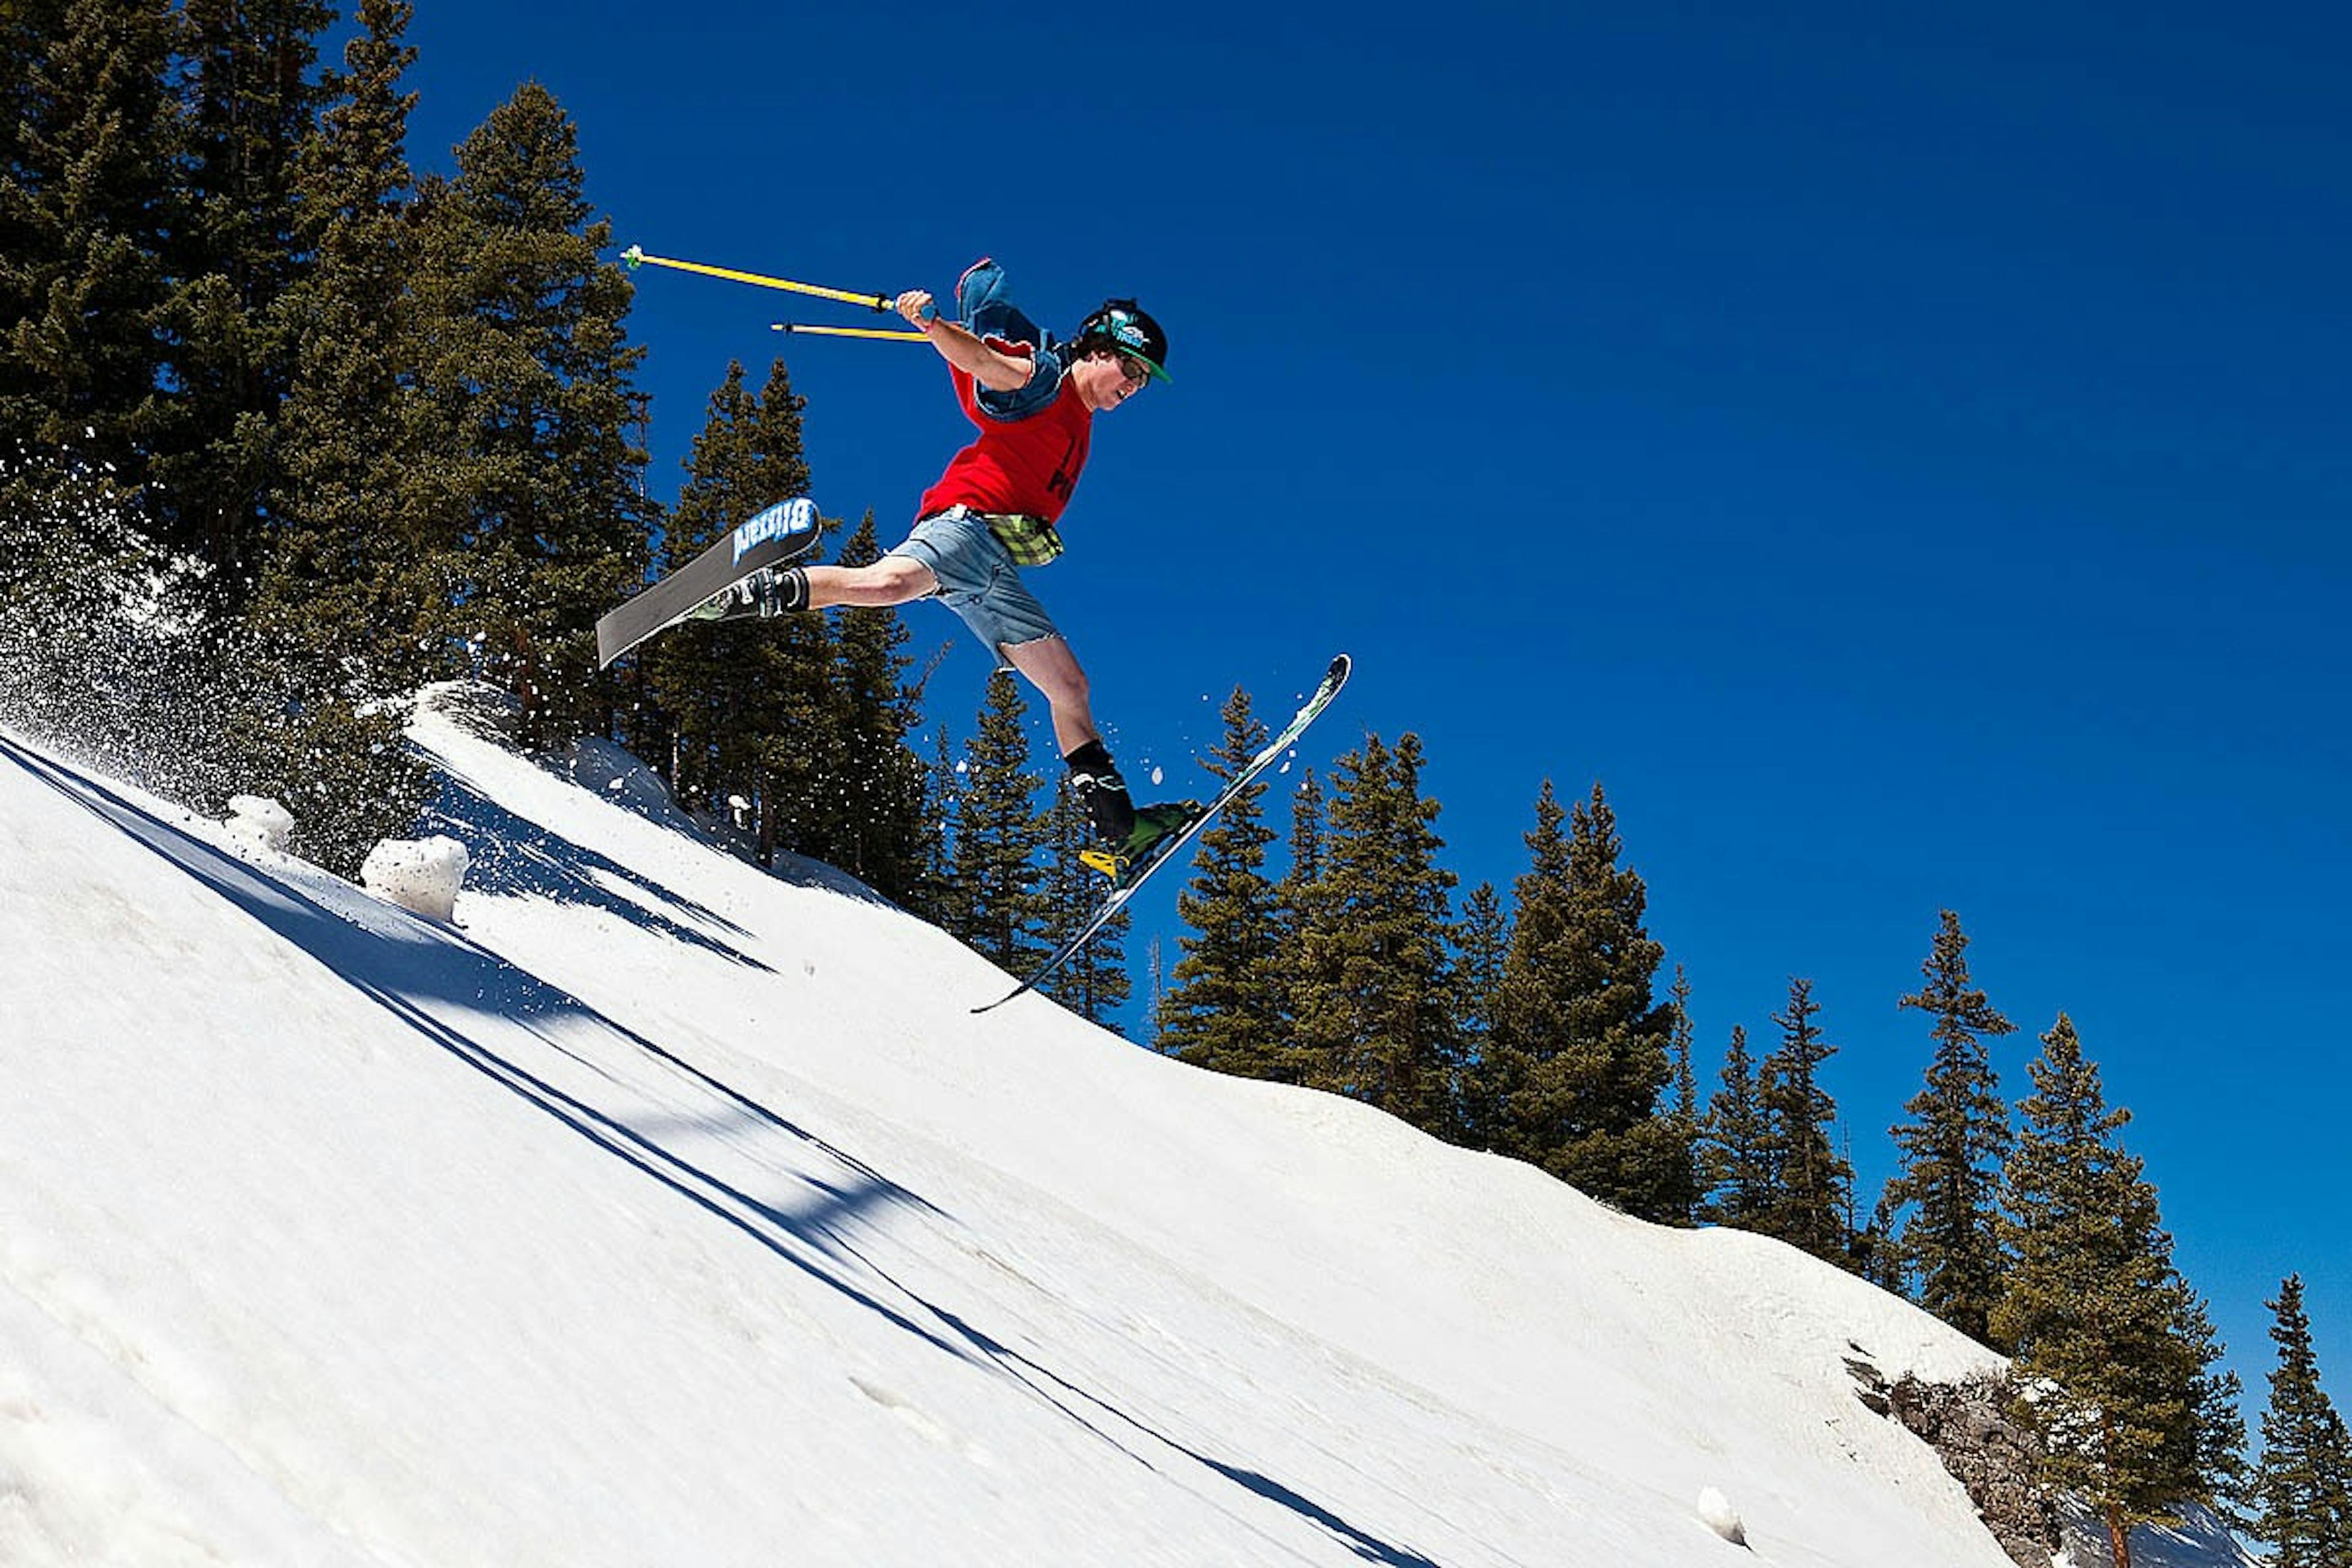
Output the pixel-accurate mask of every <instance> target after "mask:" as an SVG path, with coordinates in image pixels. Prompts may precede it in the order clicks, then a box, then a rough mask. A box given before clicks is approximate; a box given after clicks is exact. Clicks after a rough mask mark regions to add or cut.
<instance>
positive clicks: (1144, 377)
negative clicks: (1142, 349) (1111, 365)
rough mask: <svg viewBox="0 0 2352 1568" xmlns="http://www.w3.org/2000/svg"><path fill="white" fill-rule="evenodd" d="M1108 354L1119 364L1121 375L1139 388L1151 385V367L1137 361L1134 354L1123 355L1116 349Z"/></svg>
mask: <svg viewBox="0 0 2352 1568" xmlns="http://www.w3.org/2000/svg"><path fill="white" fill-rule="evenodd" d="M1106 352H1107V353H1109V355H1110V357H1111V358H1113V359H1115V360H1117V361H1118V374H1121V375H1123V376H1125V377H1126V378H1127V379H1128V380H1129V381H1131V382H1133V383H1135V384H1137V385H1138V386H1148V385H1150V382H1151V367H1150V365H1148V364H1146V363H1143V362H1142V361H1141V360H1139V359H1137V358H1136V357H1135V356H1134V355H1133V354H1123V353H1119V352H1118V350H1116V349H1111V350H1107V351H1106Z"/></svg>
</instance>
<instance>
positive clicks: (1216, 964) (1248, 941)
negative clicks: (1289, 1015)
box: [1158, 687, 1286, 1078]
mask: <svg viewBox="0 0 2352 1568" xmlns="http://www.w3.org/2000/svg"><path fill="white" fill-rule="evenodd" d="M1224 721H1225V733H1224V739H1223V742H1222V743H1221V744H1220V745H1219V747H1218V749H1217V750H1216V751H1215V752H1212V753H1211V755H1210V758H1209V763H1208V767H1209V771H1210V773H1213V775H1215V776H1216V777H1217V778H1220V779H1228V780H1229V779H1231V778H1233V777H1234V775H1235V774H1236V773H1239V772H1240V770H1241V769H1242V768H1243V767H1244V765H1246V764H1247V763H1249V762H1250V760H1251V759H1253V758H1254V757H1255V756H1256V755H1257V753H1258V752H1259V751H1261V750H1262V749H1263V748H1264V747H1265V742H1266V740H1267V737H1268V734H1269V733H1270V732H1269V731H1268V730H1267V729H1266V727H1265V724H1264V723H1262V722H1260V721H1258V720H1257V719H1256V718H1255V716H1254V715H1253V714H1252V712H1251V710H1250V697H1249V693H1248V692H1246V691H1244V690H1243V689H1241V688H1239V687H1235V688H1234V693H1233V695H1232V696H1231V697H1229V698H1227V699H1226V700H1225V707H1224ZM1265 792H1266V784H1265V781H1264V780H1263V779H1260V780H1258V781H1257V782H1255V783H1253V784H1251V785H1250V786H1249V787H1248V788H1246V789H1244V790H1243V791H1242V792H1241V793H1240V794H1239V795H1235V796H1234V798H1233V799H1232V800H1231V801H1229V802H1227V803H1226V805H1225V807H1224V809H1223V811H1221V812H1220V813H1218V815H1217V818H1216V820H1215V821H1213V822H1212V823H1210V824H1209V826H1206V827H1204V828H1202V830H1201V834H1200V837H1198V838H1197V839H1195V840H1194V842H1195V844H1196V845H1197V846H1198V849H1197V850H1196V852H1195V854H1194V858H1193V868H1194V869H1193V874H1192V880H1191V881H1190V882H1188V883H1187V884H1186V885H1185V888H1184V890H1183V891H1182V892H1181V893H1180V894H1179V895H1178V896H1177V900H1176V912H1177V914H1178V915H1179V916H1180V917H1181V918H1182V920H1183V921H1185V923H1186V925H1187V926H1188V927H1190V931H1188V932H1187V933H1186V934H1184V935H1183V936H1181V937H1180V938H1179V939H1178V942H1179V945H1180V947H1181V949H1182V956H1181V957H1180V958H1179V959H1178V960H1177V961H1176V969H1175V976H1174V979H1175V985H1174V987H1173V989H1171V991H1170V992H1169V993H1168V994H1167V996H1166V997H1165V999H1164V1000H1163V1002H1162V1004H1161V1006H1160V1016H1159V1020H1158V1022H1159V1027H1160V1039H1159V1048H1160V1050H1162V1051H1164V1052H1167V1053H1169V1054H1171V1055H1173V1056H1177V1057H1181V1058H1182V1059H1184V1060H1185V1061H1188V1062H1191V1063H1192V1064H1194V1065H1195V1066H1198V1067H1205V1068H1212V1069H1213V1070H1214V1071H1217V1072H1226V1073H1234V1074H1238V1075H1240V1076H1242V1077H1244V1078H1278V1077H1280V1076H1281V1073H1282V1070H1283V1066H1284V1056H1285V1052H1284V1050H1283V1044H1284V1038H1283V1036H1284V1030H1283V1015H1284V994H1285V991H1286V984H1285V980H1284V976H1283V973H1282V966H1281V953H1282V933H1281V931H1280V928H1279V923H1278V917H1277V915H1276V907H1275V890H1274V885H1273V884H1272V883H1271V882H1269V881H1268V880H1267V879H1266V876H1265V856H1266V847H1267V846H1269V845H1270V844H1272V843H1273V842H1274V830H1273V829H1272V828H1270V827H1268V826H1266V825H1265V807H1264V805H1263V802H1264V800H1265Z"/></svg>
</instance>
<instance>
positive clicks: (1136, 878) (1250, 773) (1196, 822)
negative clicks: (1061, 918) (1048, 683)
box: [972, 653, 1350, 1013]
mask: <svg viewBox="0 0 2352 1568" xmlns="http://www.w3.org/2000/svg"><path fill="white" fill-rule="evenodd" d="M1349 668H1350V665H1349V658H1348V656H1347V655H1346V654H1344V653H1343V654H1341V655H1339V657H1338V658H1335V659H1333V660H1332V661H1331V668H1329V669H1328V670H1326V671H1324V673H1323V683H1322V684H1321V685H1320V686H1318V687H1317V688H1316V689H1315V690H1314V692H1313V693H1312V694H1311V695H1310V696H1309V697H1308V698H1307V700H1306V702H1305V703H1304V704H1302V705H1301V706H1300V708H1299V710H1298V711H1297V713H1295V714H1293V715H1291V719H1290V722H1289V723H1287V724H1285V725H1284V726H1283V727H1282V731H1281V732H1280V733H1279V734H1277V735H1276V736H1275V737H1274V739H1273V740H1271V741H1268V742H1266V743H1265V746H1264V747H1262V748H1261V749H1260V750H1259V752H1258V753H1257V755H1255V756H1254V757H1252V758H1251V759H1250V760H1249V762H1248V763H1246V764H1245V765H1244V767H1243V768H1242V769H1241V770H1240V771H1239V772H1237V773H1234V776H1233V778H1232V779H1231V780H1230V781H1228V782H1227V784H1225V787H1224V788H1223V789H1221V790H1219V791H1218V792H1217V794H1216V796H1215V798H1214V799H1213V800H1211V801H1210V802H1209V804H1208V805H1206V806H1204V807H1202V810H1201V812H1200V814H1199V815H1198V816H1194V817H1193V818H1192V821H1191V822H1190V823H1187V824H1186V825H1185V827H1184V830H1183V831H1182V832H1181V833H1171V834H1170V835H1169V836H1168V837H1165V838H1163V839H1161V840H1160V842H1159V843H1158V844H1156V845H1154V846H1153V847H1152V849H1151V853H1150V855H1149V856H1147V857H1146V858H1144V859H1143V860H1142V861H1141V862H1140V863H1139V864H1138V865H1137V866H1136V867H1135V868H1134V870H1133V872H1132V873H1131V874H1130V875H1129V878H1128V879H1127V881H1126V882H1125V884H1124V885H1122V886H1120V887H1118V888H1114V889H1112V890H1111V892H1110V894H1109V896H1108V897H1107V898H1105V899H1104V900H1103V901H1102V903H1101V904H1100V905H1099V906H1097V908H1096V910H1095V912H1094V913H1093V914H1092V915H1090V916H1088V917H1087V922H1086V924H1084V925H1083V926H1081V927H1079V928H1078V931H1077V932H1076V934H1075V935H1073V936H1072V937H1071V938H1070V940H1069V941H1067V942H1064V943H1063V944H1062V945H1061V946H1060V947H1059V948H1057V949H1056V950H1055V952H1054V954H1053V956H1051V957H1050V958H1048V959H1046V960H1045V963H1041V964H1039V965H1038V966H1037V968H1036V971H1035V972H1034V973H1032V974H1031V975H1030V976H1029V978H1028V979H1026V980H1024V981H1023V982H1022V983H1021V984H1019V985H1017V986H1015V987H1013V990H1012V991H1011V992H1009V993H1007V994H1004V995H1003V996H1000V997H998V998H997V999H996V1000H995V1001H993V1002H990V1003H986V1004H984V1005H981V1006H978V1007H974V1008H973V1009H972V1011H973V1012H975V1013H986V1012H989V1011H991V1010H992V1009H994V1008H997V1007H1002V1006H1003V1005H1005V1004H1006V1003H1007V1002H1010V1001H1012V1000H1013V998H1014V997H1015V996H1020V995H1024V994H1026V993H1028V992H1031V991H1034V990H1035V989H1036V988H1037V986H1038V985H1039V984H1040V983H1042V982H1044V981H1045V980H1046V979H1048V978H1050V977H1051V976H1052V975H1053V973H1054V972H1055V970H1058V969H1059V968H1061V967H1062V965H1064V964H1065V963H1069V961H1070V960H1071V959H1073V958H1075V957H1076V956H1077V954H1078V951H1079V949H1081V948H1083V947H1085V946H1086V945H1087V942H1089V941H1091V940H1093V937H1094V934H1095V933H1096V932H1097V931H1100V930H1102V928H1103V927H1104V926H1105V925H1107V924H1108V923H1109V922H1110V921H1111V919H1112V917H1114V916H1116V915H1117V914H1118V911H1119V910H1123V909H1125V908H1126V907H1127V902H1128V900H1129V899H1132V898H1133V897H1135V891H1136V889H1138V888H1140V887H1142V886H1143V884H1144V883H1145V882H1146V881H1147V880H1149V879H1150V876H1151V874H1152V873H1153V872H1154V871H1157V870H1158V869H1160V867H1162V866H1165V865H1166V864H1167V863H1168V862H1169V861H1171V860H1172V859H1174V858H1176V852H1177V851H1178V850H1180V849H1181V848H1183V847H1184V846H1185V845H1187V844H1189V843H1191V842H1192V836H1193V835H1194V834H1196V833H1198V832H1200V831H1201V829H1202V828H1203V827H1205V826H1208V824H1209V822H1210V820H1211V819H1212V818H1213V817H1214V816H1216V815H1217V813H1218V812H1220V811H1222V810H1223V809H1224V807H1225V805H1226V804H1227V803H1228V802H1230V801H1231V800H1232V799H1233V798H1234V796H1235V795H1239V794H1241V792H1242V791H1243V790H1244V789H1246V788H1248V787H1249V785H1250V783H1251V781H1253V780H1254V779H1255V778H1256V777H1257V776H1258V775H1259V774H1260V773H1264V772H1265V770H1266V769H1268V768H1270V767H1272V766H1273V765H1274V764H1275V763H1276V761H1277V760H1279V759H1280V758H1281V756H1282V753H1283V752H1286V751H1288V750H1289V749H1290V748H1291V747H1292V746H1294V745H1296V744H1297V742H1298V738H1299V737H1300V736H1301V735H1304V734H1305V733H1307V726H1308V725H1310V724H1312V723H1314V722H1315V721H1316V719H1317V718H1318V717H1319V716H1320V715H1321V713H1322V711H1323V710H1325V709H1326V708H1328V707H1330V706H1331V700H1332V699H1333V698H1335V697H1337V696H1339V689H1340V688H1341V687H1343V686H1345V685H1347V684H1348V671H1349Z"/></svg>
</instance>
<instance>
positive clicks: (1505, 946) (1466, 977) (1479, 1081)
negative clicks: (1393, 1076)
mask: <svg viewBox="0 0 2352 1568" xmlns="http://www.w3.org/2000/svg"><path fill="white" fill-rule="evenodd" d="M1454 945H1455V946H1456V948H1457V949H1458V950H1459V956H1458V957H1457V958H1456V960H1455V963H1454V978H1455V984H1456V986H1457V990H1458V995H1457V997H1456V1000H1455V1002H1454V1008H1455V1016H1457V1017H1459V1018H1460V1020H1461V1024H1462V1073H1461V1078H1462V1088H1461V1097H1462V1138H1463V1142H1465V1143H1468V1144H1469V1145H1470V1146H1471V1147H1473V1148H1479V1149H1486V1148H1492V1147H1493V1146H1494V1143H1495V1140H1496V1137H1497V1136H1498V1129H1499V1127H1500V1125H1501V1121H1502V1110H1501V1106H1500V1105H1499V1103H1498V1102H1497V1099H1496V1094H1495V1092H1494V1089H1495V1077H1494V1071H1493V1068H1492V1066H1491V1063H1490V1058H1491V1054H1492V1050H1493V1042H1494V1037H1495V1009H1496V1006H1497V1005H1499V1004H1500V1002H1501V1000H1502V990H1503V965H1504V963H1505V961H1506V960H1507V959H1508V958H1509V956H1510V952H1511V920H1510V916H1509V914H1508V913H1507V911H1506V910H1504V908H1503V900H1502V896H1501V895H1500V894H1499V893H1497V892H1496V890H1495V884H1494V883H1492V882H1481V883H1479V884H1478V885H1477V887H1475V888H1474V889H1471V891H1470V896H1469V897H1468V898H1467V899H1465V900H1463V905H1462V927H1461V930H1460V931H1459V932H1458V933H1457V934H1456V936H1455V938H1454Z"/></svg>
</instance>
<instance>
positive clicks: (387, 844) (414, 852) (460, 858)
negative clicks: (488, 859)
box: [360, 833, 469, 925]
mask: <svg viewBox="0 0 2352 1568" xmlns="http://www.w3.org/2000/svg"><path fill="white" fill-rule="evenodd" d="M468 859H469V857H468V856H467V851H466V847H465V846H464V845H462V844H460V843H458V842H457V840H456V839H454V838H452V837H449V836H448V835H447V834H446V833H436V834H435V835H433V837H430V838H421V839H411V838H387V839H385V840H384V841H383V843H381V844H379V845H377V846H376V847H374V848H373V849H371V850H369V851H368V858H367V860H366V861H365V863H363V864H362V866H361V867H360V881H361V883H362V885H363V886H364V887H365V888H366V889H367V890H368V891H369V892H371V893H373V894H374V895H375V896H376V897H377V898H379V899H382V900H384V901H385V902H386V903H391V904H397V905H399V906H400V907H401V908H402V909H404V910H408V911H410V912H411V913H413V914H420V915H423V916H424V917H425V919H427V920H432V921H440V922H441V923H442V924H444V925H447V924H449V923H450V922H451V921H455V920H456V919H457V893H458V891H459V889H461V888H463V887H464V885H465V881H466V868H467V863H468Z"/></svg>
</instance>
